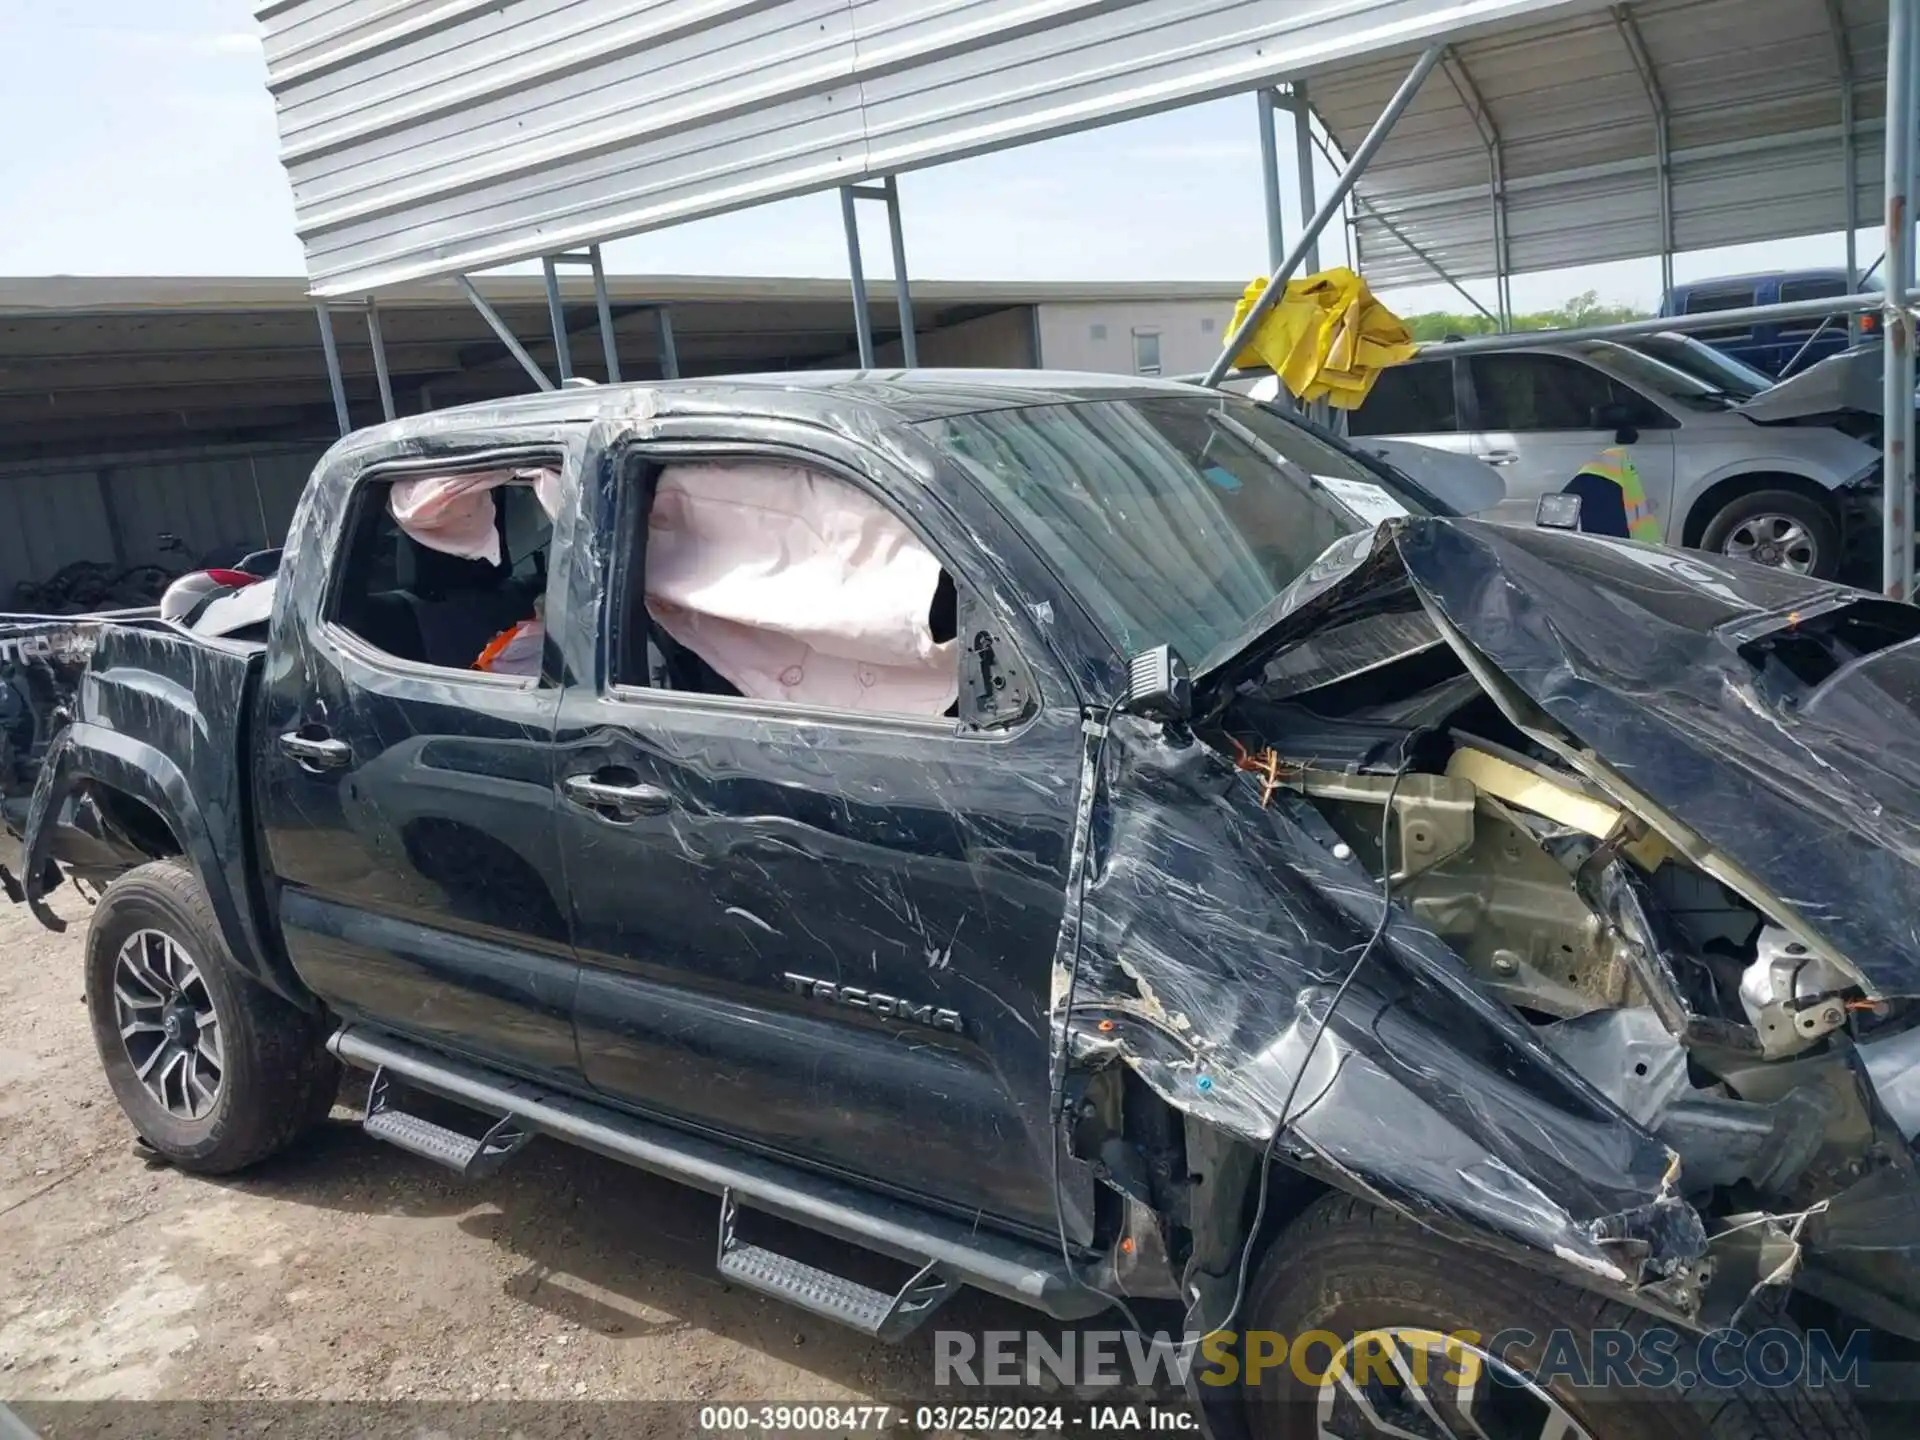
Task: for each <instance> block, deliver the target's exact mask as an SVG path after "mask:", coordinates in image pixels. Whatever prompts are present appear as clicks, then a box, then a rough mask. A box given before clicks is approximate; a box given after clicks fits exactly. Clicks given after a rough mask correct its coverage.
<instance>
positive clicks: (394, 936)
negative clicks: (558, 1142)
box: [255, 453, 578, 1076]
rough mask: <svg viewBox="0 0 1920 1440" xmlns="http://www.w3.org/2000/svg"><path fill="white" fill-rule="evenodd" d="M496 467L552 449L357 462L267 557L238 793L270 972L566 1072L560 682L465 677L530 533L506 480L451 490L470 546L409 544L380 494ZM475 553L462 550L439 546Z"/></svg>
mask: <svg viewBox="0 0 1920 1440" xmlns="http://www.w3.org/2000/svg"><path fill="white" fill-rule="evenodd" d="M516 471H518V472H520V473H521V474H523V475H527V476H532V475H534V474H536V473H537V472H540V471H546V472H548V473H555V472H557V473H559V474H560V475H561V476H562V477H563V478H564V483H567V484H570V483H571V478H570V477H571V467H569V466H567V465H566V464H565V462H564V461H563V460H562V458H561V457H560V456H558V455H555V454H551V453H545V454H534V455H510V456H506V457H500V456H493V457H488V458H486V459H484V460H482V459H476V460H474V461H471V462H467V463H466V464H465V465H463V464H462V462H460V461H458V460H448V461H440V462H436V463H435V464H434V465H432V466H429V467H425V468H424V469H423V467H421V466H420V465H418V464H413V465H409V466H403V467H396V468H394V469H390V470H375V471H373V472H371V473H370V474H368V475H367V476H365V477H364V478H362V479H360V480H359V481H358V482H357V483H356V485H355V486H354V489H353V491H352V492H351V494H350V496H349V498H348V501H347V503H346V505H345V507H344V509H345V514H344V517H343V518H342V519H341V520H340V521H338V522H336V524H335V527H334V529H333V531H332V533H329V534H326V535H323V536H317V537H315V538H316V539H318V540H320V541H321V542H322V543H319V544H313V545H306V546H300V545H296V546H294V547H293V548H292V549H290V550H289V552H288V557H287V561H286V568H285V570H284V571H283V573H282V576H281V579H280V582H279V583H280V584H281V586H282V588H283V592H284V593H283V594H282V595H281V597H280V600H281V604H280V607H279V609H278V611H277V613H276V614H275V616H274V621H273V631H272V639H271V645H270V651H271V653H270V657H269V663H268V666H267V673H266V677H265V680H264V682H263V684H264V698H263V701H262V720H263V724H262V727H261V731H260V734H259V737H258V743H257V744H256V746H255V754H256V756H257V760H256V786H257V794H258V796H259V804H260V820H261V825H262V828H263V829H264V831H265V837H266V848H267V854H268V857H269V861H270V866H269V868H270V871H271V874H272V875H273V876H274V877H275V880H276V882H277V884H278V887H279V911H280V917H281V922H282V927H283V929H284V932H285V934H286V941H287V947H288V950H289V952H290V958H291V959H292V961H293V964H294V966H295V967H296V968H297V969H298V970H299V972H300V975H301V977H302V978H303V979H304V980H305V981H306V982H307V984H308V985H310V986H311V987H312V988H313V990H314V991H315V992H316V993H317V994H319V995H320V996H321V997H322V998H324V999H325V1000H326V1001H327V1002H328V1004H330V1005H331V1006H332V1007H333V1008H334V1009H335V1010H337V1011H339V1012H340V1013H341V1014H342V1015H343V1016H346V1017H348V1018H350V1019H363V1020H367V1021H371V1022H374V1023H377V1024H379V1025H382V1026H385V1027H387V1028H390V1029H393V1030H396V1031H400V1032H404V1033H407V1034H411V1035H414V1036H416V1037H418V1038H420V1039H423V1040H425V1041H427V1042H429V1043H432V1044H435V1045H439V1046H441V1047H443V1048H448V1049H454V1050H461V1051H466V1052H468V1053H471V1054H474V1055H476V1056H479V1057H481V1058H485V1059H490V1060H494V1061H500V1062H506V1063H508V1064H511V1065H514V1066H516V1067H519V1068H523V1069H532V1070H536V1071H544V1072H553V1073H557V1074H560V1075H563V1076H564V1075H575V1076H577V1071H578V1066H577V1061H576V1052H575V1050H574V1045H573V1021H572V1003H573V990H574V983H575V978H576V975H577V973H578V971H577V967H576V965H575V964H574V961H573V954H572V948H571V945H570V943H569V937H568V934H567V916H566V902H565V899H564V895H565V889H564V886H563V884H562V880H561V875H560V868H559V863H558V860H557V858H556V856H555V852H554V841H555V833H554V807H555V801H554V791H553V773H552V752H551V750H550V748H549V744H550V740H551V736H552V730H553V720H554V714H555V710H556V708H557V706H558V701H559V693H560V692H559V689H558V687H557V686H556V685H554V684H552V683H550V682H549V681H547V680H544V679H543V678H542V677H541V676H539V675H537V674H532V675H509V674H496V673H483V672H481V671H477V670H476V669H474V668H473V667H474V664H475V662H476V661H477V660H478V658H479V656H480V654H481V652H482V650H483V649H484V648H486V647H487V645H488V642H489V641H490V640H491V639H492V638H494V637H495V636H496V635H497V634H499V633H500V632H502V631H504V630H506V629H508V628H509V627H512V626H513V625H515V624H516V623H517V622H520V621H523V620H528V619H530V618H532V617H533V615H534V611H535V607H536V604H537V603H540V602H541V599H542V597H543V595H544V591H545V585H546V576H547V558H548V554H549V551H550V549H551V541H552V536H553V523H552V519H551V517H550V516H549V515H548V514H547V513H546V509H547V507H546V505H545V504H543V503H542V500H541V497H540V494H539V493H538V492H537V490H536V487H535V486H534V484H532V483H528V482H527V481H525V480H521V481H514V482H512V483H508V484H504V485H499V486H498V487H497V488H493V489H491V490H486V491H482V492H481V493H479V494H477V495H475V496H471V497H469V501H470V502H471V505H472V506H473V507H475V508H470V509H468V510H467V511H465V512H464V513H465V515H466V516H467V518H468V519H469V520H471V519H472V517H473V516H475V515H478V516H480V517H482V518H481V520H480V529H479V531H478V533H477V534H466V535H464V536H462V535H459V534H456V533H454V532H453V531H450V530H447V529H446V528H444V527H443V528H442V529H441V530H440V531H439V532H438V533H437V534H433V535H429V536H428V538H427V539H426V540H423V539H421V538H418V537H419V536H420V535H421V534H424V533H425V531H423V530H421V529H418V528H416V529H414V530H413V531H411V532H410V531H407V530H403V529H402V528H401V526H400V524H399V522H398V521H396V519H395V518H394V506H393V503H392V502H393V497H394V492H395V488H396V486H398V485H403V484H407V483H409V482H412V481H417V480H419V479H421V478H423V477H424V476H446V475H457V474H461V473H463V472H465V473H469V474H474V475H480V476H499V475H502V474H505V475H512V474H513V473H515V472H516ZM546 489H547V494H548V497H549V500H551V498H552V497H553V496H554V495H556V494H559V493H561V490H560V487H558V486H555V485H552V484H549V485H547V487H546ZM487 516H491V526H490V527H489V525H488V522H487V519H486V518H485V517H487ZM323 523H324V522H323ZM489 528H490V529H491V534H489V533H488V531H489ZM489 539H491V540H492V541H493V546H492V547H491V549H490V551H489V552H488V553H487V554H485V555H483V557H482V558H471V554H468V555H462V554H456V553H451V550H450V549H449V548H448V547H451V546H456V545H460V546H464V548H465V549H467V550H468V551H469V552H471V551H472V550H474V548H475V547H476V545H477V546H478V547H479V548H480V549H482V550H487V549H488V547H487V546H486V543H485V542H486V541H488V540H489ZM322 572H324V573H322Z"/></svg>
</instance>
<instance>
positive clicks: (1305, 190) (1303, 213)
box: [1274, 80, 1320, 275]
mask: <svg viewBox="0 0 1920 1440" xmlns="http://www.w3.org/2000/svg"><path fill="white" fill-rule="evenodd" d="M1287 108H1288V109H1290V110H1291V111H1293V164H1294V168H1295V169H1296V170H1297V171H1298V176H1297V178H1298V179H1299V181H1300V223H1301V224H1302V225H1304V224H1306V222H1307V216H1309V215H1311V214H1313V212H1314V211H1315V210H1317V209H1319V208H1320V207H1319V206H1318V205H1316V204H1315V203H1314V198H1313V189H1314V186H1313V126H1312V118H1313V109H1312V106H1311V105H1310V103H1309V102H1308V100H1307V82H1306V81H1304V80H1295V81H1294V82H1292V84H1291V85H1289V86H1288V102H1287ZM1274 263H1275V264H1278V263H1279V262H1278V261H1275V262H1274ZM1302 263H1303V265H1304V267H1305V269H1306V272H1307V274H1309V275H1311V274H1313V273H1314V272H1315V271H1316V270H1318V269H1319V268H1320V232H1319V231H1317V230H1316V231H1314V232H1313V233H1312V234H1311V235H1310V236H1309V237H1308V239H1307V256H1306V259H1305V261H1303V262H1302Z"/></svg>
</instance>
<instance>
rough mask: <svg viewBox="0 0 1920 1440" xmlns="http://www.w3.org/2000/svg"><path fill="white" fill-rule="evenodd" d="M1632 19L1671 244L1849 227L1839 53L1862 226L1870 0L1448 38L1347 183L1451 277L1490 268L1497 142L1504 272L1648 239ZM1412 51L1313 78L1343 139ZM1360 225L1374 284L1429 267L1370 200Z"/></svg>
mask: <svg viewBox="0 0 1920 1440" xmlns="http://www.w3.org/2000/svg"><path fill="white" fill-rule="evenodd" d="M1634 32H1637V34H1638V36H1639V38H1640V41H1641V43H1642V44H1643V46H1644V52H1645V56H1646V59H1647V61H1648V64H1649V68H1650V72H1651V77H1652V80H1653V88H1654V92H1655V93H1657V94H1658V96H1659V97H1660V101H1661V103H1663V104H1664V106H1665V109H1666V113H1667V116H1668V136H1669V142H1668V143H1669V146H1670V149H1671V154H1672V163H1671V179H1670V185H1671V191H1670V194H1671V202H1670V203H1671V210H1672V227H1673V236H1672V240H1673V247H1674V248H1675V249H1676V250H1692V249H1704V248H1709V247H1712V246H1717V245H1727V244H1734V243H1739V242H1744V241H1752V240H1763V239H1773V238H1779V237H1785V236H1790V235H1807V234H1817V233H1820V232H1823V231H1832V230H1840V229H1844V228H1845V226H1846V223H1847V213H1846V179H1845V165H1844V163H1843V154H1844V151H1843V133H1842V129H1841V106H1842V96H1843V76H1844V75H1845V74H1847V73H1848V72H1849V71H1850V72H1851V74H1852V77H1853V98H1854V108H1855V118H1854V132H1855V144H1856V154H1857V158H1856V162H1855V165H1856V169H1855V177H1854V179H1855V192H1856V205H1857V207H1858V208H1857V212H1856V213H1857V215H1858V216H1859V218H1860V222H1861V223H1862V224H1871V223H1873V222H1874V221H1875V220H1876V219H1877V217H1878V215H1879V213H1880V204H1881V199H1880V196H1881V184H1880V176H1881V163H1882V162H1881V135H1880V132H1881V129H1882V122H1881V116H1882V114H1883V112H1884V101H1885V78H1886V77H1885V69H1886V6H1885V3H1884V0H1639V3H1635V4H1631V5H1614V6H1611V7H1609V8H1608V9H1606V10H1602V11H1599V12H1597V13H1588V14H1580V15H1575V16H1571V17H1569V16H1560V17H1556V18H1555V19H1553V20H1551V21H1549V22H1545V23H1539V24H1527V25H1516V26H1512V27H1509V28H1507V29H1505V30H1503V31H1500V32H1498V33H1488V34H1481V35H1479V36H1474V37H1468V38H1464V39H1461V40H1459V41H1457V42H1456V43H1455V44H1454V45H1453V46H1452V49H1451V54H1450V56H1449V58H1448V62H1447V65H1446V67H1445V68H1444V69H1443V70H1441V71H1440V72H1438V73H1436V74H1435V75H1434V76H1433V77H1432V78H1430V79H1429V80H1428V82H1427V84H1426V86H1425V88H1424V89H1423V91H1422V93H1421V95H1420V96H1419V98H1418V100H1417V102H1416V103H1415V105H1414V106H1413V107H1412V108H1411V109H1410V110H1409V113H1408V115H1407V117H1406V118H1405V119H1404V120H1403V121H1402V122H1401V124H1400V126H1399V127H1398V128H1397V129H1396V131H1395V132H1394V134H1393V135H1392V136H1391V137H1390V138H1389V139H1388V141H1387V143H1386V144H1385V146H1383V147H1382V149H1381V151H1380V153H1379V155H1378V157H1377V158H1376V159H1375V161H1374V163H1373V166H1372V167H1371V169H1370V170H1369V172H1368V174H1367V176H1366V177H1365V178H1364V179H1363V180H1362V181H1361V183H1360V186H1359V190H1360V193H1361V194H1362V195H1363V196H1365V198H1366V199H1367V201H1368V202H1369V204H1370V205H1371V206H1372V207H1373V209H1374V210H1375V211H1376V212H1377V213H1378V214H1379V215H1382V216H1384V217H1385V219H1386V220H1388V221H1390V222H1392V224H1393V225H1394V226H1396V227H1398V228H1399V229H1400V230H1401V231H1402V232H1403V233H1404V235H1405V236H1406V237H1407V239H1409V240H1411V241H1412V242H1413V244H1415V245H1417V246H1419V247H1420V248H1421V249H1423V250H1426V251H1427V252H1428V253H1429V254H1431V255H1432V256H1433V257H1434V258H1435V259H1436V260H1438V261H1439V262H1440V263H1441V264H1442V265H1444V266H1445V267H1446V269H1447V270H1448V271H1449V272H1450V273H1451V274H1452V275H1453V276H1454V277H1455V278H1467V277H1472V276H1484V275H1491V274H1493V273H1495V269H1496V249H1495V227H1494V201H1493V189H1492V184H1491V180H1492V158H1493V155H1494V153H1495V152H1496V147H1497V153H1498V156H1499V159H1500V162H1501V166H1502V170H1503V173H1504V175H1505V180H1506V184H1505V195H1506V206H1507V233H1508V256H1507V265H1506V269H1507V270H1508V272H1509V273H1518V272H1523V271H1529V270H1549V269H1557V268H1560V267H1562V266H1569V265H1581V264H1588V263H1593V262H1598V261H1606V260H1621V259H1629V258H1632V257H1635V256H1643V255H1652V254H1657V253H1658V252H1659V251H1660V249H1661V248H1662V246H1661V233H1660V180H1659V173H1658V168H1657V160H1656V156H1657V141H1656V133H1657V131H1656V125H1655V118H1654V117H1655V108H1654V103H1655V102H1654V98H1653V94H1650V92H1649V87H1648V85H1647V84H1646V83H1645V81H1643V78H1642V76H1641V73H1640V71H1639V69H1638V67H1637V66H1636V64H1635V59H1634V53H1633V48H1632V41H1631V38H1630V37H1631V34H1632V33H1634ZM1415 49H1416V47H1412V46H1400V47H1396V48H1395V49H1394V50H1392V51H1389V52H1382V53H1380V54H1378V55H1375V56H1372V57H1369V58H1368V59H1365V60H1362V61H1355V62H1352V63H1349V64H1345V65H1339V66H1335V67H1331V68H1329V69H1326V70H1323V71H1321V72H1319V73H1316V74H1313V75H1311V76H1310V77H1308V79H1309V96H1310V99H1311V101H1312V103H1313V107H1314V109H1315V111H1316V112H1317V114H1318V115H1319V116H1320V118H1321V121H1322V123H1323V124H1324V125H1325V127H1326V129H1327V131H1328V133H1329V135H1330V136H1331V137H1332V138H1333V139H1334V141H1335V143H1336V145H1338V146H1339V147H1340V148H1341V149H1343V150H1348V151H1350V150H1351V149H1352V148H1353V147H1354V146H1356V145H1358V143H1359V141H1360V138H1361V137H1362V136H1363V135H1365V134H1366V131H1367V128H1368V126H1370V125H1371V124H1372V123H1373V119H1374V117H1375V116H1376V115H1378V114H1379V113H1380V108H1381V106H1382V105H1383V104H1384V103H1385V100H1386V97H1387V96H1388V95H1389V94H1390V93H1391V92H1392V90H1393V87H1394V86H1395V85H1397V84H1398V83H1399V80H1400V78H1401V77H1402V76H1403V75H1404V74H1405V73H1406V69H1407V66H1408V65H1410V64H1411V63H1412V59H1413V56H1414V53H1415ZM1476 109H1480V111H1481V114H1482V115H1483V116H1484V118H1485V121H1486V122H1487V124H1486V125H1485V126H1484V127H1483V126H1482V125H1481V124H1479V123H1477V122H1476V119H1475V111H1476ZM1357 232H1358V236H1359V242H1360V253H1361V259H1362V263H1363V266H1364V268H1365V270H1366V273H1367V276H1368V278H1369V279H1370V280H1371V281H1372V282H1373V283H1374V284H1375V285H1377V286H1385V285H1394V284H1406V283H1417V282H1421V281H1426V280H1430V279H1432V278H1433V271H1432V269H1431V268H1430V267H1429V266H1428V265H1427V263H1426V262H1425V261H1423V260H1422V259H1420V258H1419V256H1417V255H1415V254H1414V253H1412V251H1410V250H1409V249H1408V248H1407V247H1406V246H1405V245H1403V244H1402V243H1401V242H1400V241H1399V240H1398V239H1396V238H1395V237H1394V236H1393V235H1392V234H1391V233H1390V231H1389V230H1388V229H1387V227H1386V225H1384V224H1382V223H1380V221H1378V220H1376V219H1374V218H1373V217H1371V216H1368V215H1367V214H1366V213H1365V211H1364V210H1362V212H1361V219H1360V221H1359V224H1358V226H1357Z"/></svg>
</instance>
